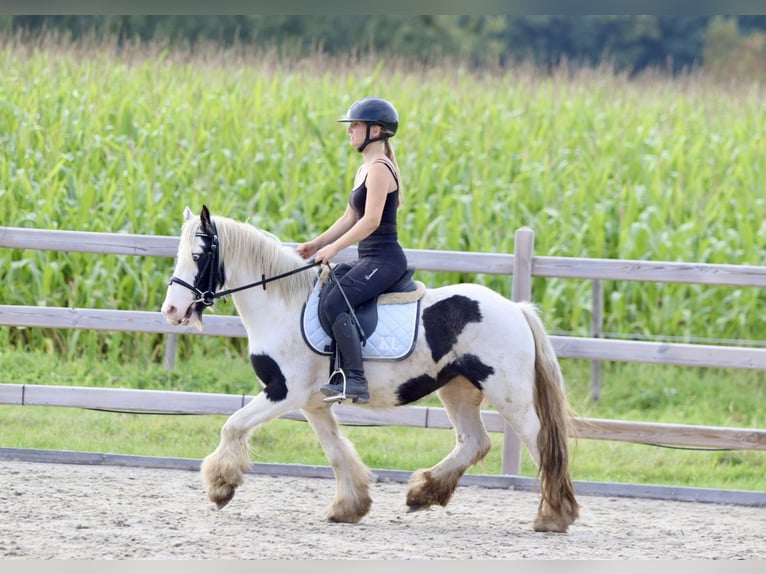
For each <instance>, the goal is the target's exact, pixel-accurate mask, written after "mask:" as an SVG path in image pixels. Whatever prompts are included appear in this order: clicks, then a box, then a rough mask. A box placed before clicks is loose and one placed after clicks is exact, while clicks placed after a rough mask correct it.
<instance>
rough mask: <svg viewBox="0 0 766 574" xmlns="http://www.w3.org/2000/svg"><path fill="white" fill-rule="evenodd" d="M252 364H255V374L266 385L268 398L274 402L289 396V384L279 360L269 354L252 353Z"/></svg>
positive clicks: (265, 389) (264, 389)
mask: <svg viewBox="0 0 766 574" xmlns="http://www.w3.org/2000/svg"><path fill="white" fill-rule="evenodd" d="M250 364H251V365H253V370H254V371H255V376H256V377H258V378H259V379H260V380H261V382H262V383H263V385H264V388H263V392H264V393H266V398H268V399H269V400H270V401H271V402H272V403H278V402H279V401H283V400H284V399H285V397H286V396H287V385H286V384H285V376H284V375H283V374H282V369H280V368H279V365H278V364H277V362H276V361H275V360H274V359H272V358H271V357H269V356H268V355H250Z"/></svg>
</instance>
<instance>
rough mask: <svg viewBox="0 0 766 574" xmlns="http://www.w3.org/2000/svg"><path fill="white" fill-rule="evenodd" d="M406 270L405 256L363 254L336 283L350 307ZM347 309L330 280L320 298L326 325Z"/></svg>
mask: <svg viewBox="0 0 766 574" xmlns="http://www.w3.org/2000/svg"><path fill="white" fill-rule="evenodd" d="M402 255H403V254H402ZM406 270H407V259H406V258H405V257H393V258H386V259H379V258H367V257H364V258H362V259H359V260H358V261H356V262H354V263H353V267H351V269H349V270H348V271H347V272H346V273H345V275H343V276H342V277H340V278H339V282H340V284H341V287H342V289H343V293H345V295H346V299H348V302H349V303H350V304H351V307H356V306H357V305H360V304H362V303H364V302H365V301H369V300H370V299H372V298H373V297H376V296H377V295H379V294H381V293H383V292H384V291H385V290H386V289H388V288H389V287H391V285H393V284H394V283H396V281H397V280H398V279H399V278H400V277H401V276H402V275H403V274H404V272H405V271H406ZM347 312H348V305H347V304H346V300H345V299H344V298H343V294H342V293H341V292H340V290H339V289H338V285H337V283H336V282H335V281H334V280H333V279H330V283H329V285H328V286H327V288H326V289H325V291H324V292H323V293H322V296H321V298H320V300H319V313H321V314H322V316H323V317H324V319H325V320H326V321H327V323H328V324H329V325H332V324H333V323H334V322H335V319H336V317H337V316H338V315H340V314H341V313H347Z"/></svg>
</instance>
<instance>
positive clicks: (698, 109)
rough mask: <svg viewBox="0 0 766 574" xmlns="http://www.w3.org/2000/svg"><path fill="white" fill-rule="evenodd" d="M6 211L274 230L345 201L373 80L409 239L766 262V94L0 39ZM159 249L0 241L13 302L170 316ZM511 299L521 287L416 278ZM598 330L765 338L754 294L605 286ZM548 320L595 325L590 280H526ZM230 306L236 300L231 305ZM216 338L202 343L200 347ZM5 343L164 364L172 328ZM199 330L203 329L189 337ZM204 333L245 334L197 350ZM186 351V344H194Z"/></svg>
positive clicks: (72, 224) (31, 221)
mask: <svg viewBox="0 0 766 574" xmlns="http://www.w3.org/2000/svg"><path fill="white" fill-rule="evenodd" d="M0 66H1V67H2V69H3V74H2V75H0V146H1V147H2V155H0V213H2V225H5V226H14V227H30V228H44V229H62V230H74V231H98V232H109V233H137V234H156V235H177V234H178V232H179V230H180V224H181V220H182V211H183V208H184V206H187V205H188V206H190V207H191V208H192V209H193V210H194V211H195V212H197V211H199V208H200V207H201V205H202V204H203V203H205V204H207V205H208V207H209V208H210V209H211V211H212V212H213V214H214V215H215V214H216V213H218V214H221V215H226V216H230V217H234V218H236V219H241V220H247V221H250V222H251V223H252V224H254V225H256V226H258V227H261V228H263V229H265V230H268V231H270V232H272V233H274V234H276V235H278V236H279V237H280V238H281V239H282V240H283V241H304V240H306V239H309V238H311V237H313V236H314V235H315V234H317V233H319V232H321V231H322V230H323V229H324V228H326V227H327V226H328V225H330V224H331V223H332V222H333V221H334V220H335V218H336V217H337V216H338V215H340V213H341V212H342V210H343V208H344V204H345V202H346V201H347V197H348V193H349V191H350V186H351V182H352V180H353V175H354V172H355V170H356V168H357V166H358V163H359V161H360V157H359V155H358V154H357V153H356V152H355V151H354V150H353V149H351V148H350V147H349V146H348V143H347V137H346V135H345V127H346V126H345V124H338V123H336V119H337V118H339V117H340V116H342V115H343V113H344V112H345V111H346V109H347V108H348V106H349V105H350V104H351V103H352V102H353V101H354V100H356V99H358V98H360V97H363V96H367V95H377V96H381V97H384V98H387V99H389V100H391V101H392V102H393V103H394V104H395V105H396V107H397V108H398V110H399V113H400V120H401V122H400V129H399V133H398V134H397V136H396V137H395V138H394V139H393V140H392V143H393V144H394V148H395V150H396V154H397V159H398V161H399V164H400V166H401V168H402V175H403V186H404V203H403V205H402V208H401V211H400V239H401V242H402V244H403V246H404V247H409V248H418V249H438V250H441V249H444V250H456V251H473V252H502V253H512V252H513V247H514V245H513V243H514V231H515V230H516V229H518V228H519V227H521V226H529V227H531V228H532V229H533V230H534V231H535V253H536V254H537V255H551V256H553V255H555V256H562V257H586V258H614V259H641V260H655V261H686V262H702V263H727V264H750V265H763V264H764V260H765V259H766V205H765V202H766V199H765V194H764V192H763V187H762V186H763V182H764V180H766V159H765V158H766V142H764V134H763V131H764V126H766V104H765V103H764V102H765V101H766V99H764V95H765V94H764V93H763V87H762V86H760V85H758V84H757V83H753V84H748V83H746V82H741V83H737V84H735V83H729V84H721V83H716V82H714V81H713V80H711V79H710V78H707V77H705V75H704V73H702V72H695V73H694V74H690V75H685V76H680V77H676V78H669V77H666V76H664V75H661V74H659V73H648V74H644V75H642V76H640V77H628V76H627V75H621V74H616V73H614V72H613V71H612V70H610V69H608V68H597V69H575V68H570V67H562V68H560V69H557V70H554V71H553V72H551V73H543V72H541V71H538V70H535V69H533V68H531V67H518V68H509V69H492V70H483V71H472V70H470V69H467V68H465V67H461V66H453V65H450V64H449V63H448V62H445V63H444V64H443V65H442V66H440V67H438V68H429V69H422V68H417V67H415V66H414V65H412V64H408V63H407V62H396V61H383V60H372V59H370V60H361V59H355V58H353V57H349V58H347V59H344V60H340V59H329V58H327V57H323V56H321V55H316V56H314V57H312V58H306V59H296V58H289V57H284V56H281V55H280V54H277V53H275V52H273V51H264V52H258V53H256V52H252V51H251V52H247V51H245V49H243V48H240V49H232V50H228V51H226V50H224V49H222V48H213V47H207V48H205V47H201V48H199V49H197V50H196V51H194V52H190V51H181V50H175V49H172V48H169V47H167V46H163V45H159V44H157V45H144V46H126V47H124V48H123V49H122V50H121V51H119V52H118V51H117V50H116V49H115V47H114V45H112V44H101V45H79V44H72V43H68V42H66V41H61V40H57V39H55V38H50V39H48V40H45V41H42V42H39V43H37V44H35V45H25V44H22V43H20V42H19V41H18V40H15V39H12V38H6V39H0ZM171 267H172V262H171V261H170V260H168V259H162V258H140V257H128V256H109V255H93V254H85V253H66V252H36V251H24V250H10V249H3V250H0V277H2V283H3V285H4V287H5V288H4V289H3V292H2V295H1V296H0V300H1V302H2V303H3V304H19V305H49V306H64V307H79V308H84V307H93V308H108V309H112V308H114V309H131V310H151V311H156V310H159V307H160V304H161V302H162V299H163V296H164V293H165V285H166V281H167V278H168V276H169V275H170V273H171ZM419 275H420V279H421V280H423V281H424V282H426V283H427V284H428V285H430V286H438V285H441V284H446V283H451V282H456V281H472V282H479V283H484V284H486V285H489V286H491V287H493V288H496V289H497V290H499V291H501V292H504V293H506V294H507V295H509V294H510V293H509V287H508V286H509V282H508V280H507V278H502V277H496V276H490V275H469V274H458V273H432V272H420V273H419ZM604 288H605V295H604V299H605V310H604V316H605V326H604V327H605V331H608V332H614V333H622V334H625V335H626V336H629V335H666V336H674V337H679V338H694V337H710V338H719V339H747V340H758V339H763V338H764V333H765V332H766V316H764V314H763V313H761V312H760V310H761V309H763V308H764V305H766V295H765V294H764V293H762V292H760V291H759V290H756V289H752V288H728V287H703V286H694V285H680V284H679V285H676V284H672V285H660V284H651V283H629V282H606V283H605V285H604ZM532 293H533V298H534V300H535V301H536V302H537V303H538V304H539V305H540V306H541V308H542V311H543V316H544V318H545V321H546V324H547V326H548V327H549V329H552V330H559V331H566V332H572V333H574V334H579V335H583V334H586V333H587V331H588V330H589V326H590V306H591V297H590V283H589V282H586V281H575V280H563V279H561V280H559V279H542V278H538V279H535V281H534V283H533V286H532ZM216 312H218V313H234V309H233V306H232V305H231V304H230V303H229V304H228V306H227V305H223V306H217V308H216ZM206 339H212V338H206ZM0 344H2V345H5V346H9V347H18V348H24V347H26V346H33V347H35V348H41V347H46V348H50V349H51V350H53V351H56V352H60V353H63V354H65V355H66V354H73V353H77V354H82V353H87V354H93V355H98V354H106V355H110V356H113V357H115V358H123V359H125V358H127V359H135V358H141V359H149V360H159V358H158V357H159V356H160V353H161V350H160V349H161V346H162V337H159V336H153V335H134V334H122V333H97V332H86V331H77V330H72V331H55V330H46V329H38V330H25V329H10V328H3V330H2V331H0ZM195 344H199V343H195ZM204 345H206V346H209V347H218V348H221V347H222V348H225V347H227V346H231V345H236V343H233V342H231V341H223V340H218V341H206V342H205V343H204ZM182 352H183V349H182Z"/></svg>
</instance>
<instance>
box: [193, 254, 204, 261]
mask: <svg viewBox="0 0 766 574" xmlns="http://www.w3.org/2000/svg"><path fill="white" fill-rule="evenodd" d="M200 257H202V254H201V253H192V261H199V258H200Z"/></svg>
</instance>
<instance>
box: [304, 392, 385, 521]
mask: <svg viewBox="0 0 766 574" xmlns="http://www.w3.org/2000/svg"><path fill="white" fill-rule="evenodd" d="M301 412H302V413H303V415H304V416H305V417H306V420H307V421H308V422H309V424H311V427H312V428H313V429H314V432H315V433H316V435H317V438H318V439H319V443H320V444H321V445H322V449H324V452H325V454H326V455H327V460H328V461H329V463H330V466H331V467H332V469H333V472H334V473H335V485H336V492H335V498H334V499H333V501H332V503H331V504H330V508H329V509H328V510H327V520H330V521H332V522H359V520H360V519H361V518H362V517H363V516H364V515H365V514H367V513H368V512H369V511H370V506H372V499H371V498H370V481H371V479H372V473H371V472H370V470H369V469H368V468H367V467H366V466H365V464H364V463H363V462H362V460H361V458H359V455H358V454H357V452H356V449H355V448H354V445H353V444H352V443H351V441H349V440H348V439H347V438H346V437H344V436H343V435H342V434H341V433H340V428H339V426H338V422H337V421H336V419H335V416H334V415H333V413H332V410H331V409H330V406H329V405H328V404H327V403H323V404H321V405H319V406H315V407H306V408H304V409H302V410H301Z"/></svg>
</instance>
